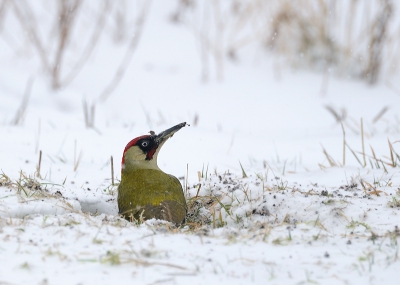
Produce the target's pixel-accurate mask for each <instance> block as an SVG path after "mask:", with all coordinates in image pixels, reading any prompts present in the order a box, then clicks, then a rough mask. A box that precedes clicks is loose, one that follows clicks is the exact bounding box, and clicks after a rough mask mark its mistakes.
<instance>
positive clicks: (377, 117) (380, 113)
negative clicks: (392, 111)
mask: <svg viewBox="0 0 400 285" xmlns="http://www.w3.org/2000/svg"><path fill="white" fill-rule="evenodd" d="M388 110H389V107H388V106H385V107H383V108H382V110H381V111H380V112H379V113H378V114H377V115H376V116H375V117H374V119H373V120H372V123H373V124H375V123H376V122H378V121H379V119H380V118H382V116H383V115H385V113H386V112H387V111H388Z"/></svg>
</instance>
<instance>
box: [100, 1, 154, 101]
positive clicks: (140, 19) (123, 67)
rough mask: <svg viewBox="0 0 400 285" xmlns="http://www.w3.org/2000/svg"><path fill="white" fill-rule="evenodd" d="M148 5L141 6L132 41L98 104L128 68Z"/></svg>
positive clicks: (109, 93)
mask: <svg viewBox="0 0 400 285" xmlns="http://www.w3.org/2000/svg"><path fill="white" fill-rule="evenodd" d="M150 4H151V1H146V2H145V4H143V8H142V12H141V13H140V15H139V17H138V18H137V20H136V24H135V32H134V33H133V35H132V40H131V42H130V43H129V45H128V48H127V50H126V52H125V55H124V57H123V58H122V61H121V63H120V65H119V67H118V69H117V71H116V72H115V75H114V77H113V78H112V79H111V81H110V83H109V84H108V85H107V86H106V88H105V89H104V91H103V92H102V93H101V95H100V96H99V101H100V102H104V101H105V100H107V98H108V97H109V96H110V95H111V93H112V92H113V91H114V90H115V88H116V87H117V86H118V83H119V82H120V81H121V79H122V77H123V76H124V74H125V72H126V69H127V67H128V66H129V63H130V61H131V59H132V56H133V54H134V51H135V50H136V48H137V46H138V44H139V40H140V38H141V35H142V31H143V27H144V22H145V20H146V16H147V14H148V10H149V7H150Z"/></svg>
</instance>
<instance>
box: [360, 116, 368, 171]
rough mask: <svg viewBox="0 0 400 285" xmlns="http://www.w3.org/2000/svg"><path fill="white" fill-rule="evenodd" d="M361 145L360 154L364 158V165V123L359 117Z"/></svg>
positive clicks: (365, 162)
mask: <svg viewBox="0 0 400 285" xmlns="http://www.w3.org/2000/svg"><path fill="white" fill-rule="evenodd" d="M361 146H362V155H363V159H364V167H366V166H367V161H366V159H365V147H364V123H363V119H362V118H361Z"/></svg>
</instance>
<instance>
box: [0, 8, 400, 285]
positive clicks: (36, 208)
mask: <svg viewBox="0 0 400 285" xmlns="http://www.w3.org/2000/svg"><path fill="white" fill-rule="evenodd" d="M174 5H175V2H174V1H163V3H162V4H160V3H158V4H157V5H155V3H153V5H151V7H150V10H149V14H148V17H147V19H146V22H145V27H144V30H143V35H142V38H141V39H140V42H139V45H138V48H137V50H136V51H135V53H134V54H133V58H132V61H131V62H130V64H129V66H128V68H127V71H126V73H125V75H124V77H123V78H122V80H121V82H120V84H119V85H118V87H117V88H116V90H115V91H114V92H113V93H112V94H111V95H110V97H109V98H108V99H107V100H106V101H105V102H98V101H96V98H98V96H99V94H100V93H101V91H102V90H103V89H104V88H105V86H106V83H107V82H109V80H110V78H111V77H112V75H113V72H114V71H115V69H116V68H117V66H118V63H119V62H120V60H121V59H122V57H123V54H124V52H125V50H124V48H121V46H118V45H114V44H113V43H112V42H111V40H110V38H107V37H103V38H102V40H101V42H100V44H98V45H97V46H96V48H95V51H94V53H93V54H92V55H91V57H90V58H89V60H88V63H87V64H86V65H85V67H84V69H83V70H82V71H81V72H80V73H79V75H78V76H77V78H76V79H75V80H74V81H72V83H71V84H70V85H67V86H65V87H63V88H62V89H60V90H58V91H54V90H52V89H51V88H50V87H49V79H48V74H46V73H45V72H43V70H42V67H41V65H40V63H39V61H38V60H37V58H36V57H35V56H33V54H34V51H32V50H31V48H29V47H24V43H23V41H21V42H18V40H16V41H14V42H13V43H14V44H15V45H16V46H18V49H17V51H18V52H16V50H13V49H11V48H10V47H9V46H8V45H7V44H6V41H4V42H1V43H0V62H1V65H2V67H3V68H1V69H0V96H1V97H0V98H1V102H2V104H1V105H0V120H1V124H0V168H1V171H2V172H3V174H4V176H3V178H4V177H5V176H7V177H9V178H10V180H11V182H12V183H11V184H10V183H9V182H7V181H5V180H3V181H2V182H1V181H0V182H1V183H2V184H0V284H111V283H113V284H118V283H119V282H128V283H132V284H188V283H190V284H306V283H316V284H398V272H399V270H400V261H399V245H398V242H399V237H400V230H399V228H398V226H399V225H400V223H399V221H400V217H399V215H400V207H399V206H400V202H399V201H400V168H399V167H398V166H397V167H391V166H389V165H388V164H385V168H384V167H383V164H382V163H381V164H380V165H379V167H377V164H376V160H374V159H373V156H374V155H375V156H376V157H377V158H378V159H381V160H382V161H384V162H387V163H390V162H391V161H392V160H391V156H390V147H389V144H388V141H389V142H390V143H391V144H392V146H393V149H394V151H393V152H392V153H393V154H394V159H397V158H396V155H395V154H396V153H398V154H400V147H399V145H400V136H399V134H400V122H399V110H400V94H399V93H396V90H400V80H399V79H400V78H399V76H398V74H397V75H393V76H392V77H391V78H389V79H388V81H387V82H390V84H385V83H384V82H382V83H380V84H378V85H376V86H373V87H371V86H369V85H367V84H365V83H364V82H362V81H357V80H350V79H346V78H336V77H333V76H332V77H329V78H328V80H327V77H326V74H316V73H313V72H310V71H305V70H293V69H292V68H290V67H289V66H287V65H283V64H281V63H280V62H279V59H274V57H273V55H271V54H270V53H268V52H266V51H265V50H264V48H263V47H259V46H256V45H252V46H248V47H246V48H244V49H243V50H242V51H241V53H240V54H239V59H238V61H236V62H231V61H229V60H226V61H224V69H223V71H224V76H223V79H222V80H219V79H217V76H216V75H215V74H214V73H215V72H214V69H213V67H212V64H211V67H210V72H211V73H210V79H209V81H208V82H203V81H202V80H201V67H202V62H201V56H200V51H199V49H200V47H199V43H198V40H197V39H196V38H195V36H194V34H193V32H192V31H191V30H190V29H188V28H187V27H185V26H184V25H177V24H173V23H171V22H170V21H169V20H168V19H169V18H168V17H169V15H170V13H172V10H173V7H174ZM37 9H43V8H37ZM12 21H13V19H12V18H7V19H6V24H8V26H7V27H10V30H9V32H8V34H13V33H18V26H17V25H12V23H13V22H12ZM41 21H43V23H44V24H45V23H46V19H45V17H43V19H41V20H40V23H42V22H41ZM16 38H17V37H16ZM14 40H15V39H14ZM211 62H212V61H211ZM29 78H33V85H32V90H31V93H30V96H29V100H28V105H27V109H26V113H25V115H24V116H23V122H22V123H21V124H18V125H12V124H11V122H12V120H13V118H14V117H15V114H16V112H17V110H18V108H19V106H20V104H21V102H22V101H23V97H24V92H25V88H26V84H27V81H28V80H29ZM387 82H386V83H387ZM389 85H390V87H389ZM321 90H325V91H321ZM84 99H85V100H87V102H89V103H91V102H96V113H95V129H91V128H86V126H85V120H84V112H83V108H82V102H83V100H84ZM326 106H331V107H332V108H334V109H335V110H337V111H338V112H340V110H341V109H343V110H346V113H347V118H346V120H345V121H344V124H343V126H344V129H345V131H346V142H347V144H348V145H349V146H350V147H351V149H352V150H354V152H355V154H356V155H357V157H358V158H359V159H360V163H359V162H358V161H357V160H356V159H355V157H354V155H353V153H352V152H351V151H350V149H349V148H346V157H345V159H346V160H345V165H344V166H343V133H342V127H341V124H340V123H338V122H336V120H335V118H334V117H333V116H332V114H331V113H330V112H329V111H328V110H327V108H326ZM385 107H388V111H387V112H385V113H384V114H383V116H382V117H381V118H379V120H378V121H376V122H374V118H375V117H376V116H377V115H378V113H379V112H380V111H381V110H382V109H383V108H385ZM195 118H197V120H196V119H195ZM361 118H362V119H363V126H364V145H365V153H366V166H365V167H363V166H362V164H363V156H362V154H361V152H362V139H361V131H360V129H361V124H360V119H361ZM185 121H186V122H188V123H189V124H191V126H190V127H185V128H183V129H181V130H180V131H179V132H178V133H176V134H175V135H174V137H173V138H172V139H170V140H169V141H168V142H167V143H166V144H165V145H164V146H163V149H162V150H161V152H160V155H159V157H158V164H159V166H160V168H161V169H163V170H164V171H165V172H167V173H171V174H173V175H175V176H176V177H178V178H179V179H180V180H181V182H182V185H183V186H184V187H186V185H187V186H188V190H187V191H185V192H186V195H187V197H188V199H189V198H193V197H195V196H200V197H207V196H216V197H218V201H217V202H215V201H214V205H213V207H212V209H213V210H214V211H215V212H214V214H212V212H211V210H207V209H205V208H203V209H201V211H202V212H201V213H202V215H204V217H206V218H208V219H210V220H213V221H212V222H211V223H210V224H209V225H205V226H203V227H202V228H199V229H195V230H193V229H191V228H190V226H189V225H183V226H182V227H180V228H175V227H174V226H173V225H171V224H169V223H167V222H164V221H157V220H150V221H146V222H145V223H143V224H140V225H137V224H134V223H130V222H127V221H125V220H124V219H122V218H120V217H119V216H118V208H117V203H116V197H117V191H116V187H115V186H112V185H111V170H110V157H111V156H113V158H114V168H115V178H116V182H118V179H119V178H120V159H121V155H122V151H123V149H124V147H125V145H126V144H127V143H128V142H129V141H130V140H131V139H133V138H135V137H137V136H139V135H143V134H146V133H148V132H149V131H150V130H154V131H155V132H156V133H158V132H161V131H163V130H165V129H167V128H169V127H171V126H173V125H176V124H178V123H181V122H185ZM195 121H197V122H195ZM323 149H325V150H326V151H327V153H328V154H329V156H330V157H331V158H332V159H333V161H334V163H335V164H336V166H331V165H330V163H329V161H328V159H327V157H326V156H325V155H324V153H323ZM371 149H373V150H374V154H373V153H372V151H371ZM40 150H41V151H42V160H41V168H40V177H36V174H38V173H37V164H38V161H39V151H40ZM371 162H372V164H371ZM397 163H400V159H398V160H397ZM240 165H242V166H243V171H244V172H245V174H246V175H247V177H243V176H244V175H243V171H242V168H241V166H240ZM34 177H35V179H36V180H37V181H38V182H39V183H40V184H39V185H40V187H37V188H35V187H36V186H37V185H33V186H32V185H30V186H32V187H28V186H29V185H26V184H24V183H26V181H27V178H34ZM199 184H201V188H200V190H199V191H198V189H199Z"/></svg>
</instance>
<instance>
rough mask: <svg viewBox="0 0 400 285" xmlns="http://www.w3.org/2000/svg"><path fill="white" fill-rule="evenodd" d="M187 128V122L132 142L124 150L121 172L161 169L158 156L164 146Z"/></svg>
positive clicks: (151, 132) (151, 133)
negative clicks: (126, 170) (178, 132)
mask: <svg viewBox="0 0 400 285" xmlns="http://www.w3.org/2000/svg"><path fill="white" fill-rule="evenodd" d="M184 126H186V122H183V123H180V124H178V125H176V126H174V127H172V128H169V129H167V130H165V131H163V132H161V133H159V134H158V135H156V134H155V133H154V132H153V131H150V135H144V136H140V137H137V138H134V139H133V140H131V141H130V142H129V143H128V144H127V145H126V147H125V149H124V154H123V155H122V162H121V171H124V170H125V169H127V168H129V169H159V168H158V165H157V155H158V153H159V151H160V149H161V147H162V146H163V144H164V143H165V142H166V141H167V140H168V139H169V138H170V137H172V136H173V135H174V134H175V133H176V132H177V131H179V130H180V129H181V128H183V127H184Z"/></svg>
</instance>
